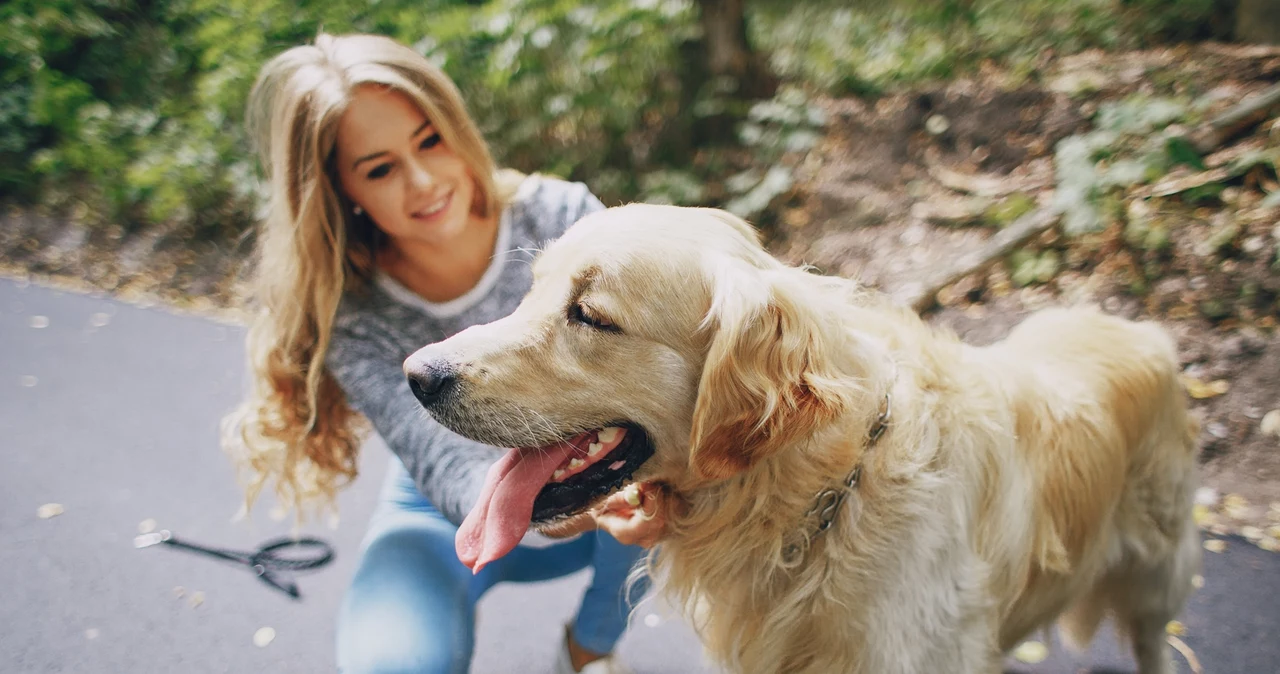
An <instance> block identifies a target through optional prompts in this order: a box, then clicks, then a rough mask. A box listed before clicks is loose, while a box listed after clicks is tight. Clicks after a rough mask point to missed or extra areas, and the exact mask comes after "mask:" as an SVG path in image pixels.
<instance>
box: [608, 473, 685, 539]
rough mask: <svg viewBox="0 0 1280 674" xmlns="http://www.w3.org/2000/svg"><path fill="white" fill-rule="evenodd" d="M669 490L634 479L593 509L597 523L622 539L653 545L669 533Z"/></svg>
mask: <svg viewBox="0 0 1280 674" xmlns="http://www.w3.org/2000/svg"><path fill="white" fill-rule="evenodd" d="M668 498H669V494H668V492H667V489H666V488H665V487H663V486H662V485H655V484H652V483H649V482H633V483H631V484H629V485H627V486H626V488H624V489H622V490H621V491H619V492H615V493H614V494H612V495H610V496H609V498H608V499H606V500H605V502H604V503H603V504H602V505H600V506H597V508H596V509H595V510H593V511H592V513H591V514H592V516H593V517H594V519H595V522H596V526H598V527H600V528H601V529H604V530H605V531H607V532H609V533H610V534H611V535H612V536H613V537H614V538H616V539H618V542H619V543H622V544H624V545H639V546H640V547H644V548H651V547H653V546H654V545H656V544H657V543H658V541H659V540H661V538H662V537H663V536H664V535H665V534H666V533H667V512H668V510H667V505H668V503H667V501H668Z"/></svg>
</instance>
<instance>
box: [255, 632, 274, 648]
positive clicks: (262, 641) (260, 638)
mask: <svg viewBox="0 0 1280 674" xmlns="http://www.w3.org/2000/svg"><path fill="white" fill-rule="evenodd" d="M275 639H276V631H275V630H274V629H272V628H270V627H260V628H258V631H257V632H254V633H253V645H254V646H257V647H258V648H266V647H267V645H268V644H270V643H271V642H272V641H275Z"/></svg>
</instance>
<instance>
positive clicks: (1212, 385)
mask: <svg viewBox="0 0 1280 674" xmlns="http://www.w3.org/2000/svg"><path fill="white" fill-rule="evenodd" d="M1182 383H1183V385H1185V386H1186V387H1187V393H1188V394H1189V395H1190V396H1191V397H1192V398H1195V399H1197V400H1204V399H1205V398H1213V397H1216V396H1220V395H1222V394H1224V393H1226V392H1227V390H1228V389H1230V388H1231V385H1230V384H1228V383H1227V380H1225V379H1215V380H1214V381H1211V382H1209V383H1207V384H1206V383H1205V382H1203V381H1200V380H1199V379H1196V378H1195V377H1186V376H1184V377H1183V378H1182Z"/></svg>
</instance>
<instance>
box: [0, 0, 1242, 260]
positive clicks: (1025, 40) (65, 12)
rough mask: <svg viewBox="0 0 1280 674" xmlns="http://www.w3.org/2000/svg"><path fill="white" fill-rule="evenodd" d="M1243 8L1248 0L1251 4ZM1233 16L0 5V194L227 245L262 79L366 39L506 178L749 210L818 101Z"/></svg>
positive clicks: (1146, 11) (1115, 11)
mask: <svg viewBox="0 0 1280 674" xmlns="http://www.w3.org/2000/svg"><path fill="white" fill-rule="evenodd" d="M1248 1H1249V0H1245V2H1248ZM1226 4H1232V5H1234V3H1228V2H1226V0H1125V1H1122V0H934V1H929V0H898V1H896V2H887V3H885V2H870V1H854V2H847V1H845V2H838V1H834V0H799V1H779V0H701V1H694V0H599V1H596V2H589V3H583V2H570V1H568V0H491V1H489V2H476V1H470V2H463V1H460V0H412V1H408V0H325V1H324V2H312V1H300V2H290V1H286V0H174V1H171V2H165V1H153V0H8V1H7V2H5V3H4V4H3V5H2V6H0V82H2V84H0V196H3V197H5V198H7V199H8V200H11V201H16V202H17V203H20V204H26V205H43V206H46V207H52V208H54V209H63V210H68V211H71V212H72V213H73V214H74V216H75V217H76V219H78V220H81V221H83V222H85V223H88V224H89V225H91V226H94V225H102V224H104V223H111V224H113V225H117V226H120V227H123V228H125V230H126V231H134V230H136V229H137V228H140V227H145V226H147V225H148V224H153V223H160V222H164V223H170V224H172V223H181V224H182V225H183V226H184V227H188V228H190V231H193V232H194V233H196V234H197V235H198V236H201V237H211V238H220V237H225V236H227V235H234V234H236V233H238V232H241V231H244V230H245V229H246V228H247V226H248V225H249V223H250V222H251V220H252V215H253V213H254V210H255V207H256V201H255V198H256V185H255V181H254V176H255V175H256V166H255V165H254V163H253V159H252V157H251V156H250V154H249V152H248V144H247V142H246V138H245V135H244V133H243V128H242V118H243V107H244V103H245V98H246V94H247V92H248V89H249V87H250V85H251V83H252V81H253V78H254V75H255V73H256V71H257V68H258V67H259V66H260V65H261V64H262V63H263V62H264V61H265V60H266V59H268V58H269V57H271V56H272V55H274V54H276V53H278V52H280V51H281V50H283V49H285V48H287V47H289V46H291V45H294V44H298V43H302V42H305V41H308V40H309V39H311V38H312V37H313V36H314V35H315V34H316V32H317V31H318V30H320V29H323V30H325V31H329V32H347V31H368V32H376V33H383V34H387V35H390V36H393V37H395V38H398V39H400V40H402V41H404V42H405V43H407V44H410V45H413V46H414V48H415V49H417V50H419V51H420V52H422V53H423V54H425V55H427V56H429V57H430V58H431V59H433V60H434V61H436V62H437V63H438V64H440V65H441V66H442V67H443V68H444V69H445V70H446V71H447V72H448V73H449V75H451V76H452V77H453V78H454V79H455V80H456V81H457V82H458V83H459V85H460V86H461V88H462V89H463V91H464V94H465V95H466V97H467V100H468V102H469V105H470V106H471V108H472V112H473V114H475V116H476V117H477V118H478V119H479V120H480V122H481V125H482V128H483V130H484V132H485V134H486V136H487V138H488V139H489V141H490V142H491V143H492V145H493V147H494V150H495V154H496V156H497V158H498V159H499V161H500V162H501V163H503V164H505V165H509V166H514V167H517V168H520V169H523V170H541V171H546V172H550V173H554V174H557V175H561V176H564V177H568V178H572V179H577V180H584V181H586V182H587V183H589V184H590V185H591V187H592V188H593V189H594V190H595V191H596V192H597V193H598V194H600V195H601V197H602V198H603V199H605V201H606V202H612V203H616V202H618V201H620V200H631V199H645V200H651V201H668V202H675V203H685V204H716V205H725V204H728V205H730V206H731V207H732V208H733V209H734V210H737V211H739V212H742V213H744V214H757V213H759V211H760V210H761V209H762V204H767V203H768V202H769V200H770V199H771V198H772V196H774V195H776V194H777V193H779V192H781V191H783V190H785V189H786V188H787V186H788V185H789V180H790V179H789V176H788V169H786V168H785V167H782V166H780V165H775V164H777V161H776V160H777V158H778V157H779V156H781V155H782V153H784V152H785V151H787V150H795V149H803V148H805V147H806V146H808V145H811V144H812V143H814V142H816V141H817V139H818V138H819V134H818V132H817V130H818V129H820V127H821V126H822V124H823V122H824V120H823V119H822V115H821V114H820V113H819V112H818V111H817V110H816V109H815V108H811V107H809V106H808V105H807V104H806V102H807V101H808V100H809V99H810V97H811V96H814V95H820V94H834V95H843V94H856V95H875V94H877V93H881V92H885V91H888V90H892V89H893V88H895V87H902V86H910V85H918V84H920V83H921V82H926V81H930V80H937V79H944V78H948V77H952V76H956V75H958V74H962V73H964V72H967V71H971V70H973V69H975V68H977V67H978V66H979V64H981V63H983V62H986V61H994V62H996V63H998V64H999V65H1000V66H1002V67H1003V68H1006V69H1008V70H1009V71H1011V72H1013V73H1016V74H1019V75H1020V76H1023V77H1026V78H1035V77H1036V75H1037V64H1038V63H1040V61H1041V58H1042V55H1043V54H1044V53H1045V52H1046V51H1048V50H1053V51H1055V52H1058V53H1063V52H1072V51H1078V50H1081V49H1085V48H1089V47H1104V48H1131V47H1141V46H1146V45H1150V44H1155V43H1161V42H1168V41H1173V40H1183V39H1202V38H1213V37H1226V36H1229V35H1230V33H1231V32H1232V31H1233V29H1234V27H1233V26H1230V25H1224V23H1226V22H1225V20H1224V19H1223V17H1226V16H1230V15H1231V14H1230V12H1228V11H1224V5H1226Z"/></svg>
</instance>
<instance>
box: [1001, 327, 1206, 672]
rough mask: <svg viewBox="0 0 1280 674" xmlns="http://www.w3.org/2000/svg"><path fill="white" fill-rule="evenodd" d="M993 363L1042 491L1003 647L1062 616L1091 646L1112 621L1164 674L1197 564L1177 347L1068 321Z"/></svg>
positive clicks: (1191, 458) (1023, 459) (1014, 337)
mask: <svg viewBox="0 0 1280 674" xmlns="http://www.w3.org/2000/svg"><path fill="white" fill-rule="evenodd" d="M989 355H990V356H991V357H992V358H993V359H994V361H993V362H1001V361H1003V362H1005V363H1007V364H1008V365H1009V367H1008V369H1007V372H1008V376H1007V378H1005V382H1006V386H1007V389H1006V391H1005V392H1004V393H1005V395H1006V396H1007V398H1006V399H1007V401H1008V403H1009V405H1010V408H1011V410H1012V413H1013V423H1014V425H1015V428H1016V436H1017V448H1016V454H1017V457H1016V460H1017V462H1018V463H1019V464H1020V467H1021V469H1022V470H1025V471H1026V474H1027V476H1028V477H1029V478H1030V482H1031V484H1032V485H1034V486H1033V494H1034V497H1033V504H1034V506H1033V510H1032V511H1031V512H1029V513H1028V517H1029V520H1028V522H1027V524H1028V529H1027V531H1028V532H1029V534H1030V536H1031V547H1030V549H1029V551H1028V552H1029V555H1030V559H1029V560H1027V562H1029V563H1028V564H1027V566H1026V567H1025V568H1026V572H1027V573H1026V576H1025V578H1024V579H1023V584H1022V586H1021V587H1020V588H1018V589H1017V591H1016V593H1013V594H1010V595H1009V596H1008V597H1007V599H1008V600H1009V601H1010V602H1011V603H1008V604H1006V606H1008V611H1009V613H1008V616H1007V618H1006V620H1005V622H1004V629H1002V631H1001V632H1002V633H1001V641H1002V642H1003V643H1002V646H1004V647H1006V648H1007V647H1010V646H1012V645H1014V644H1016V642H1017V641H1018V640H1020V639H1022V638H1024V637H1025V636H1027V633H1028V632H1029V631H1031V630H1032V629H1034V628H1035V627H1036V626H1038V625H1040V624H1043V623H1044V622H1046V621H1047V620H1049V619H1051V618H1052V617H1053V616H1055V615H1057V614H1059V613H1060V612H1061V611H1062V610H1063V608H1064V607H1069V609H1068V611H1067V613H1066V615H1065V616H1064V617H1063V619H1062V621H1061V624H1062V626H1063V628H1064V631H1065V632H1066V635H1067V637H1068V639H1069V640H1070V641H1072V642H1073V643H1074V644H1076V645H1077V646H1083V645H1085V644H1087V643H1088V641H1089V640H1090V638H1091V637H1092V635H1093V632H1094V631H1095V630H1096V628H1097V625H1098V624H1099V622H1100V621H1101V620H1102V618H1104V617H1105V616H1106V615H1107V614H1108V613H1111V614H1113V615H1115V616H1116V617H1117V619H1118V620H1119V623H1120V626H1121V628H1123V629H1124V630H1125V631H1126V632H1127V633H1129V634H1130V636H1131V638H1132V639H1133V640H1134V646H1135V651H1136V653H1137V655H1138V659H1139V663H1140V665H1141V666H1142V667H1143V668H1142V669H1141V671H1143V672H1144V673H1145V672H1163V671H1166V670H1165V669H1162V667H1164V666H1165V664H1164V663H1161V662H1160V659H1162V658H1163V657H1164V653H1165V650H1166V649H1164V648H1163V647H1162V645H1163V630H1164V626H1165V624H1166V623H1167V622H1168V621H1169V620H1170V619H1172V618H1173V617H1174V616H1175V615H1176V614H1177V612H1178V611H1179V610H1180V609H1181V607H1182V604H1183V602H1184V601H1185V598H1186V596H1187V594H1188V593H1189V591H1190V588H1191V577H1192V575H1194V573H1195V569H1196V567H1197V566H1198V561H1199V546H1198V544H1197V534H1196V530H1195V526H1194V523H1193V520H1192V516H1191V507H1192V499H1193V491H1194V487H1195V478H1196V462H1195V437H1196V425H1195V422H1194V421H1192V420H1191V419H1190V418H1189V416H1188V414H1187V410H1186V402H1185V395H1184V393H1183V390H1182V387H1181V384H1180V383H1179V379H1178V361H1177V356H1176V353H1175V350H1174V345H1173V342H1172V340H1171V339H1170V338H1169V336H1168V335H1167V334H1166V333H1165V332H1164V331H1163V330H1162V329H1160V328H1159V327H1157V326H1155V325H1154V324H1150V323H1135V322H1131V321H1126V320H1123V319H1119V318H1115V317H1111V316H1107V315H1104V314H1102V313H1099V312H1097V311H1094V310H1089V309H1058V310H1049V311H1044V312H1041V313H1038V314H1036V315H1034V316H1033V317H1031V318H1029V319H1028V320H1027V321H1025V322H1024V323H1023V324H1022V325H1020V326H1018V328H1017V329H1015V330H1014V331H1013V333H1012V334H1011V335H1010V336H1009V338H1008V339H1007V340H1006V341H1004V342H1002V343H1000V344H998V345H996V346H993V347H991V348H990V349H989ZM1153 649H1154V651H1153Z"/></svg>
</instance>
